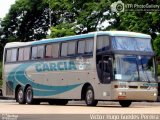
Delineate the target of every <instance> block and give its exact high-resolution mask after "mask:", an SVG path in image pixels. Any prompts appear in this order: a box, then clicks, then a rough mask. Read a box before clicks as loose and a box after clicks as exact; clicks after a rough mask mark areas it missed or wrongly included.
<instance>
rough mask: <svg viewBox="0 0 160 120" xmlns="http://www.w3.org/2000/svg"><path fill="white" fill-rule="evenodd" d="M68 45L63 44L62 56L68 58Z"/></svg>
mask: <svg viewBox="0 0 160 120" xmlns="http://www.w3.org/2000/svg"><path fill="white" fill-rule="evenodd" d="M67 48H68V43H62V46H61V56H67Z"/></svg>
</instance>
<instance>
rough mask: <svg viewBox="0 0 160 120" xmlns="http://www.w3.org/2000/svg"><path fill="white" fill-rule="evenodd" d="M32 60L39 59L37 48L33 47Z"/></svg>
mask: <svg viewBox="0 0 160 120" xmlns="http://www.w3.org/2000/svg"><path fill="white" fill-rule="evenodd" d="M31 58H32V60H35V59H37V46H35V47H32V57H31Z"/></svg>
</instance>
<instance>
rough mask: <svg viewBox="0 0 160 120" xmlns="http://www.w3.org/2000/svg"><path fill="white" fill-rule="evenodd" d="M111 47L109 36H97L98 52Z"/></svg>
mask: <svg viewBox="0 0 160 120" xmlns="http://www.w3.org/2000/svg"><path fill="white" fill-rule="evenodd" d="M108 49H109V37H108V36H98V37H97V53H99V52H103V51H106V50H108Z"/></svg>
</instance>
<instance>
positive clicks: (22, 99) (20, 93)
mask: <svg viewBox="0 0 160 120" xmlns="http://www.w3.org/2000/svg"><path fill="white" fill-rule="evenodd" d="M16 100H17V102H18V103H19V104H25V103H26V102H25V97H24V91H23V88H22V87H19V88H18V91H17V95H16Z"/></svg>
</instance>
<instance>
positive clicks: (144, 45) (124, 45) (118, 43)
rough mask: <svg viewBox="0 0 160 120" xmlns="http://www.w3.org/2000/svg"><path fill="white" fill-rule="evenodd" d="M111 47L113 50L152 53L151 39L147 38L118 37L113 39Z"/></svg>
mask: <svg viewBox="0 0 160 120" xmlns="http://www.w3.org/2000/svg"><path fill="white" fill-rule="evenodd" d="M131 43H132V44H131ZM112 47H113V49H114V50H129V51H147V52H153V50H152V46H151V39H149V38H135V37H120V36H118V37H113V38H112Z"/></svg>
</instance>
